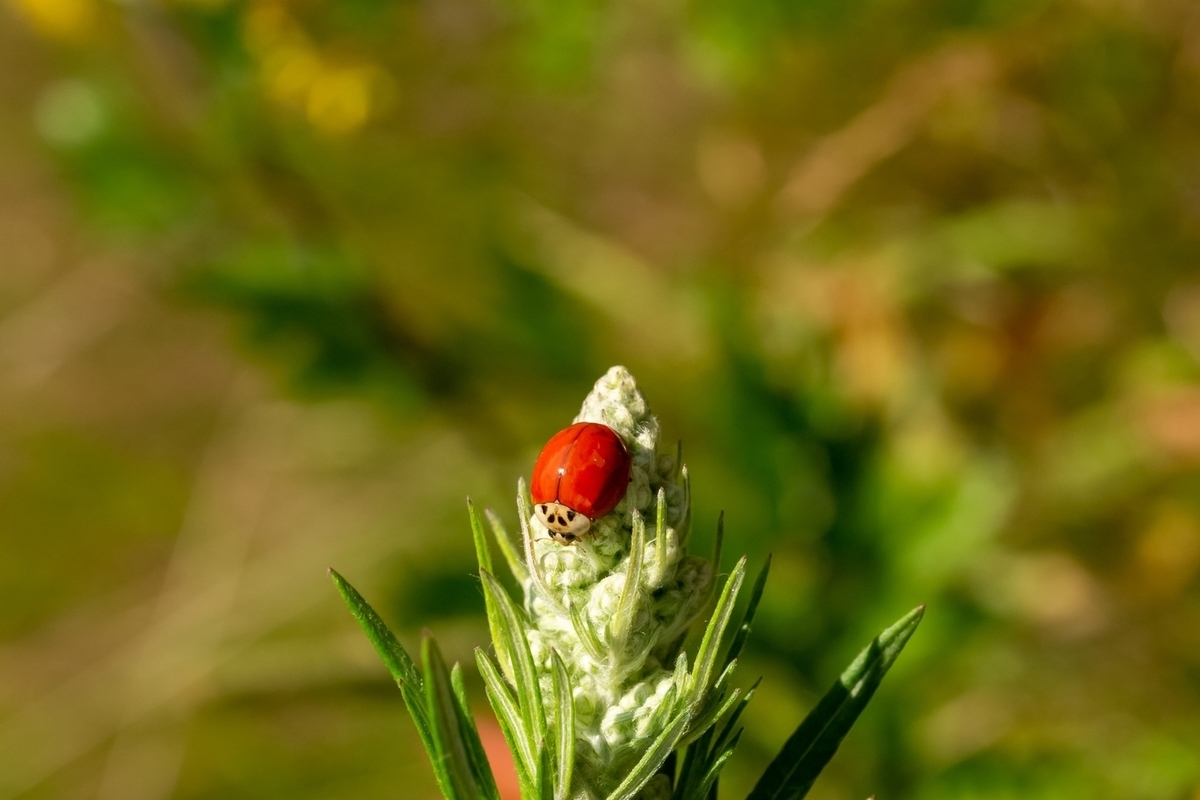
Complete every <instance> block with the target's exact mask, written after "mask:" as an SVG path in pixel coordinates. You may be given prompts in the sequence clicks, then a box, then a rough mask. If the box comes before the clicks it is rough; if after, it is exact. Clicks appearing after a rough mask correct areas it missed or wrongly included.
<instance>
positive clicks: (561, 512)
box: [533, 503, 592, 544]
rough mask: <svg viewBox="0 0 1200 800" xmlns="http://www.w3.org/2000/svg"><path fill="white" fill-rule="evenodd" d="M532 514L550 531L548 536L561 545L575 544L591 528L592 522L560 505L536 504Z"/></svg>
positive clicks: (573, 510)
mask: <svg viewBox="0 0 1200 800" xmlns="http://www.w3.org/2000/svg"><path fill="white" fill-rule="evenodd" d="M533 513H534V514H536V515H537V518H538V519H539V520H541V523H542V524H543V525H545V526H546V530H548V531H550V536H551V538H553V539H554V540H555V541H556V542H560V543H562V544H575V543H576V542H578V541H579V539H580V538H581V537H582V536H583V535H584V534H585V533H587V532H588V529H589V528H591V527H592V521H591V520H590V519H588V518H587V517H585V516H584V515H583V514H580V513H579V512H578V511H576V510H575V509H573V508H568V507H567V506H564V505H563V504H562V503H538V504H537V505H535V506H534V507H533Z"/></svg>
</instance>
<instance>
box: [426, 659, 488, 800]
mask: <svg viewBox="0 0 1200 800" xmlns="http://www.w3.org/2000/svg"><path fill="white" fill-rule="evenodd" d="M421 660H422V661H423V662H424V665H425V695H426V701H427V703H428V710H429V720H430V722H431V723H432V726H431V727H432V728H433V741H434V746H435V748H436V761H435V762H434V769H435V770H436V769H437V768H438V766H439V765H440V766H441V768H442V769H443V770H444V771H445V774H446V776H447V779H448V780H447V781H446V784H447V786H448V787H449V789H450V792H449V794H447V795H446V800H483V798H484V794H483V792H482V791H481V788H480V786H479V784H478V783H477V781H476V778H475V769H474V766H473V765H472V763H471V755H470V753H469V746H468V745H467V742H466V740H465V738H464V736H463V729H462V726H461V724H460V722H459V710H458V700H457V699H456V698H455V696H454V687H453V684H452V681H451V679H450V673H449V671H447V669H446V662H445V661H443V660H442V653H441V651H440V650H439V649H438V646H437V642H435V641H434V640H433V637H431V636H427V637H425V641H424V642H422V644H421ZM445 788H446V787H443V790H444V789H445Z"/></svg>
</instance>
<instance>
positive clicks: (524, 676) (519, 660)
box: [479, 570, 546, 782]
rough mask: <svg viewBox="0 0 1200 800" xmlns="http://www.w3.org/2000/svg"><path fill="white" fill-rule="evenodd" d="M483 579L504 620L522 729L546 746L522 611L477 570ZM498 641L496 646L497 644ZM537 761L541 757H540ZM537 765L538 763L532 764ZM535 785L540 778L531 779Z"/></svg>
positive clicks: (538, 689) (485, 573)
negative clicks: (523, 725)
mask: <svg viewBox="0 0 1200 800" xmlns="http://www.w3.org/2000/svg"><path fill="white" fill-rule="evenodd" d="M479 574H480V576H481V577H482V578H483V591H484V593H485V594H490V595H492V597H493V599H494V601H495V603H496V607H497V608H498V609H499V610H500V614H501V616H502V617H503V625H502V631H501V633H502V636H503V642H504V647H505V649H506V650H507V651H508V653H509V657H510V658H511V659H512V666H513V671H514V673H515V678H516V680H515V681H513V684H514V688H516V690H517V700H518V702H519V704H520V708H521V719H522V720H523V721H524V723H525V730H526V731H527V732H528V734H529V737H530V738H531V739H532V740H533V743H534V745H535V746H536V747H538V748H539V749H542V748H545V744H546V714H545V711H544V710H543V709H544V706H543V703H542V689H541V686H540V684H539V683H538V676H537V670H536V668H535V667H534V663H533V653H531V652H530V650H529V639H528V638H527V637H526V635H525V620H524V616H523V615H522V613H521V610H520V609H519V608H517V606H516V604H515V603H513V601H512V599H511V598H510V597H509V596H508V592H506V591H504V587H502V586H501V585H500V583H499V582H498V581H497V580H496V578H495V577H493V575H492V574H491V573H490V572H488V571H487V570H480V573H479ZM499 643H500V642H499V641H497V645H499ZM539 761H540V756H539ZM535 763H538V762H535ZM533 777H534V778H535V779H536V780H537V781H538V782H540V781H541V778H542V776H541V775H540V774H537V773H535V774H534V776H533Z"/></svg>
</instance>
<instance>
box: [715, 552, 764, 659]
mask: <svg viewBox="0 0 1200 800" xmlns="http://www.w3.org/2000/svg"><path fill="white" fill-rule="evenodd" d="M770 571H771V556H769V555H768V556H767V561H766V563H765V564H763V568H762V569H761V570H759V571H758V577H757V578H755V579H754V587H753V588H752V589H751V590H750V602H749V603H747V604H746V610H745V612H743V613H742V621H741V623H739V624H738V626H737V631H736V633H734V635H733V642H731V643H730V645H729V652H728V653H726V654H725V663H726V664H728V663H729V662H731V661H733V660H734V659H735V658H737V657H738V656H739V655H740V654H741V652H742V647H743V646H744V645H745V644H746V637H747V636H749V635H750V623H751V622H753V621H754V614H755V612H757V611H758V601H759V600H761V599H762V594H763V588H764V587H766V585H767V573H769V572H770Z"/></svg>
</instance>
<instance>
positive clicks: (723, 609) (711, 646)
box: [692, 556, 746, 708]
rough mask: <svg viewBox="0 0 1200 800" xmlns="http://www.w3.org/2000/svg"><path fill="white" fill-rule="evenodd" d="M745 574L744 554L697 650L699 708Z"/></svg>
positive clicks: (695, 672) (695, 675)
mask: <svg viewBox="0 0 1200 800" xmlns="http://www.w3.org/2000/svg"><path fill="white" fill-rule="evenodd" d="M745 576H746V557H745V556H742V558H741V559H740V560H739V561H738V563H737V566H736V567H734V568H733V573H732V574H731V575H730V576H729V578H728V580H726V581H725V588H724V589H722V590H721V599H720V600H718V601H717V608H716V610H715V611H714V612H713V615H712V619H710V620H709V622H708V627H707V628H705V630H704V638H703V639H701V640H700V649H699V650H697V651H696V667H695V669H694V670H693V671H692V695H693V696H692V702H693V703H694V704H695V705H696V707H697V708H698V707H699V704H700V703H701V702H702V701H703V700H704V695H705V693H706V692H707V691H708V682H709V678H710V677H711V676H712V669H713V665H714V664H715V663H716V660H717V650H718V649H719V648H720V645H721V637H722V636H723V635H724V633H725V628H726V627H727V626H728V625H729V618H730V616H731V615H732V614H733V604H734V601H735V600H737V593H738V590H739V589H740V588H741V586H742V579H743V578H744V577H745Z"/></svg>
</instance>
